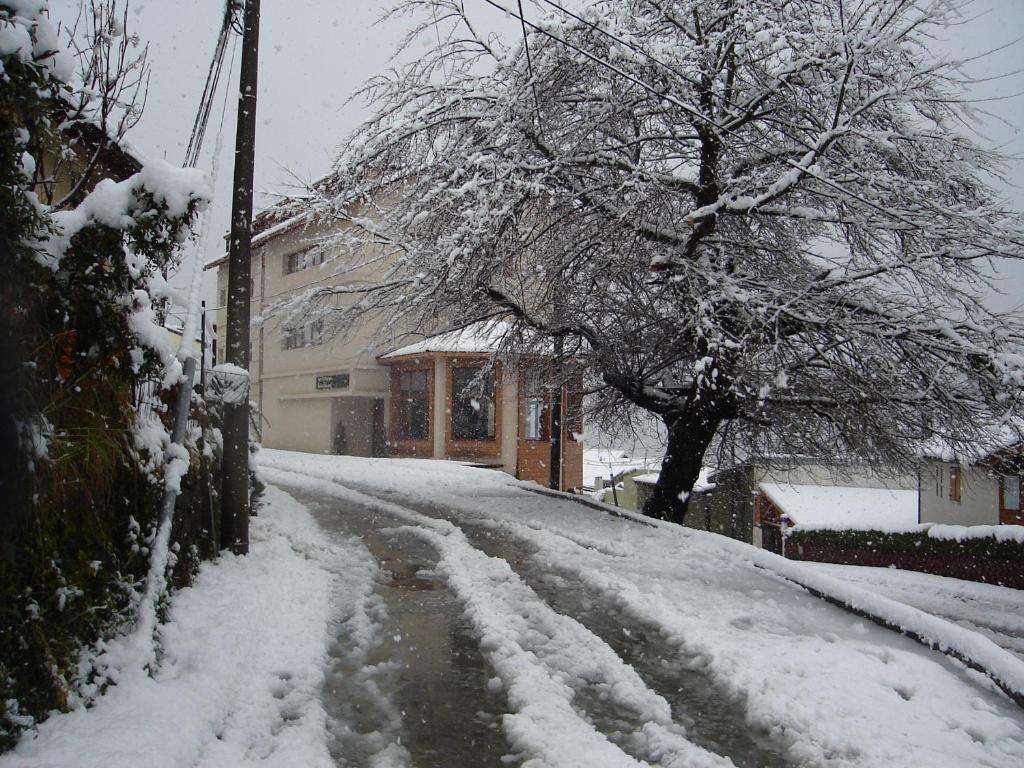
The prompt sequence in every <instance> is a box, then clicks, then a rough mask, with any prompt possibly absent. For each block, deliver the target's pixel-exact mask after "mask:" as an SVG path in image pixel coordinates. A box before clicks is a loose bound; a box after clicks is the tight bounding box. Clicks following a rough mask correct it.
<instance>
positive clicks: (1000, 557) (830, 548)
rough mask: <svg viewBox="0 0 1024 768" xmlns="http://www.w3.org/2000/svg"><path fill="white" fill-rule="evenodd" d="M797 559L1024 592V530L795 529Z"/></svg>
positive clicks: (789, 544) (791, 551)
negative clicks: (934, 576)
mask: <svg viewBox="0 0 1024 768" xmlns="http://www.w3.org/2000/svg"><path fill="white" fill-rule="evenodd" d="M785 552H786V556H787V557H789V558H791V559H795V560H814V561H818V562H834V563H849V564H854V565H872V566H894V567H897V568H903V569H906V570H913V571H922V572H925V573H936V574H939V575H944V576H953V577H955V578H961V579H968V580H971V581H984V582H988V583H994V584H1002V585H1003V586H1007V587H1016V588H1018V589H1024V526H1017V525H1001V526H970V527H965V526H955V525H922V526H919V528H918V529H917V530H914V531H831V530H812V529H806V528H793V529H791V530H790V531H789V532H788V534H787V536H786V550H785Z"/></svg>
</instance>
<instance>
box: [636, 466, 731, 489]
mask: <svg viewBox="0 0 1024 768" xmlns="http://www.w3.org/2000/svg"><path fill="white" fill-rule="evenodd" d="M713 471H714V470H712V469H711V468H710V467H701V468H700V474H699V475H697V480H696V482H694V484H693V491H692V492H693V493H704V492H705V491H710V490H712V489H713V488H714V487H715V484H714V483H713V482H711V481H710V479H709V478H710V477H711V475H712V473H713ZM659 477H661V472H651V473H649V474H646V475H637V476H636V477H634V478H633V482H634V483H640V484H642V485H654V484H655V483H657V482H658V478H659Z"/></svg>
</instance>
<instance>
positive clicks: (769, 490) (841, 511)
mask: <svg viewBox="0 0 1024 768" xmlns="http://www.w3.org/2000/svg"><path fill="white" fill-rule="evenodd" d="M758 488H759V489H760V490H761V491H763V492H764V493H765V494H766V495H767V496H768V498H769V499H771V501H772V503H773V504H774V505H775V506H776V507H778V508H779V510H780V511H781V512H782V513H783V514H784V515H785V516H786V517H788V518H789V520H790V522H791V523H793V524H794V525H795V526H797V527H799V528H810V529H815V530H830V531H840V530H843V531H848V530H855V531H864V530H872V531H905V530H912V529H916V528H917V518H918V510H917V491H916V490H899V489H891V488H858V487H847V486H838V485H789V484H785V483H760V484H759V485H758Z"/></svg>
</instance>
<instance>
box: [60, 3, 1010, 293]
mask: <svg viewBox="0 0 1024 768" xmlns="http://www.w3.org/2000/svg"><path fill="white" fill-rule="evenodd" d="M391 1H392V0H261V10H262V23H261V35H260V73H259V97H258V108H257V112H258V135H257V142H256V188H257V193H258V194H257V208H260V207H264V206H266V205H268V204H269V203H270V202H271V201H272V199H273V198H272V197H271V196H270V195H271V194H272V193H275V192H278V193H279V192H281V191H284V190H285V189H286V187H287V185H288V184H289V183H291V180H292V178H293V175H295V176H298V177H299V178H302V179H311V178H316V177H318V176H320V175H322V174H323V173H325V172H326V171H327V170H328V168H329V165H330V162H331V159H332V158H333V156H334V155H335V153H336V151H337V148H338V145H339V143H340V142H341V141H342V139H343V138H344V137H345V135H346V134H348V132H349V131H351V130H352V129H353V128H354V127H355V126H356V125H358V123H359V122H360V120H361V119H362V118H363V117H364V116H365V115H366V107H365V105H364V104H362V103H361V102H358V101H357V102H348V98H349V96H350V95H351V93H352V92H353V91H354V90H355V89H356V88H358V86H359V85H360V84H361V83H362V82H364V81H365V80H366V79H367V78H368V77H370V76H372V75H374V74H376V73H379V72H381V71H383V70H384V69H385V68H386V67H388V66H389V59H390V56H391V55H392V53H393V52H394V50H395V48H396V46H397V44H398V42H399V40H400V39H401V37H402V35H403V33H404V32H405V28H406V25H407V24H408V21H407V20H403V19H398V20H394V21H388V22H384V23H382V24H379V25H375V24H374V22H375V20H376V19H377V18H378V17H379V16H380V15H381V14H382V12H383V10H384V9H385V8H386V7H388V6H390V4H391ZM464 1H465V4H466V7H467V8H468V9H470V10H472V11H473V12H474V13H478V14H479V16H480V19H481V25H482V27H483V28H484V29H494V28H503V29H505V30H508V32H509V33H511V34H517V33H518V24H509V23H508V21H507V20H504V21H503V20H500V19H498V18H497V17H496V14H495V12H494V11H493V10H491V9H490V8H489V7H488V6H487V5H486V4H485V3H484V2H483V0H464ZM501 1H502V0H499V2H501ZM503 1H504V2H505V4H506V6H507V7H509V8H512V7H514V2H513V0H503ZM128 2H129V9H130V14H129V19H130V31H134V32H135V33H137V34H139V35H140V36H141V37H142V38H143V39H144V40H146V41H148V42H149V45H150V64H151V67H152V79H151V83H150V90H149V100H148V103H147V105H146V111H145V114H144V116H143V119H142V121H141V122H140V123H139V125H138V126H136V128H135V130H134V131H133V132H132V134H131V135H130V136H129V138H130V139H131V141H132V142H133V143H134V144H135V145H136V146H137V147H139V149H140V150H142V151H143V152H144V153H145V154H146V155H148V156H150V157H162V158H166V159H167V160H168V161H171V162H177V163H180V162H181V161H182V158H183V157H184V154H185V148H186V146H187V144H188V138H189V134H190V131H191V128H192V122H193V120H194V118H195V112H196V107H197V105H198V100H199V97H200V94H201V93H202V89H203V83H204V80H205V77H206V71H207V68H208V67H209V63H210V58H211V55H212V53H213V45H214V42H215V40H216V35H217V31H218V28H219V24H220V20H221V15H222V12H223V6H224V2H223V0H128ZM575 4H576V3H575V2H574V1H573V0H568V2H566V5H569V6H572V5H575ZM523 5H524V7H525V8H527V11H526V15H527V16H528V17H529V16H531V15H535V14H536V13H537V12H536V10H530V8H531V5H530V4H529V3H524V4H523ZM51 8H52V10H53V13H54V15H55V16H56V18H58V19H60V18H67V16H68V15H69V14H71V13H73V12H74V11H75V10H77V8H78V0H51ZM974 10H975V13H976V14H977V18H974V19H973V20H970V21H966V22H965V24H964V25H962V26H961V27H957V28H953V29H950V30H949V31H948V32H949V34H948V40H946V41H944V42H942V43H941V44H940V47H941V48H943V49H945V50H946V51H948V52H950V53H952V54H954V55H957V56H963V55H977V54H980V53H982V52H983V51H986V50H989V49H992V48H995V47H998V46H1001V45H1008V48H1006V49H1005V50H1002V51H998V52H996V53H993V54H992V55H990V56H989V57H987V58H986V59H985V60H984V61H982V62H979V63H977V64H974V65H972V70H971V71H972V73H973V74H976V75H988V76H992V75H996V74H1005V73H1010V72H1013V71H1014V70H1016V69H1019V68H1021V67H1024V42H1021V41H1015V38H1016V37H1017V36H1019V35H1021V34H1024V0H977V2H976V3H975V4H974ZM237 55H238V56H240V53H239V54H237ZM237 65H238V61H237V58H236V61H235V68H234V70H233V72H232V84H233V85H234V83H235V82H236V80H237V73H238V68H237ZM1021 92H1024V73H1016V74H1012V75H1010V76H1008V77H1006V78H1003V79H1001V80H998V81H995V82H990V83H986V84H984V85H980V86H979V89H978V96H979V97H982V98H992V97H995V96H1006V97H1007V98H1005V99H1002V100H1000V101H994V102H991V103H987V104H985V105H984V106H985V107H986V108H988V109H989V110H990V111H991V112H993V113H995V114H996V115H997V116H998V118H1000V119H995V120H990V121H988V123H987V124H986V125H984V126H980V127H981V129H982V131H983V134H984V136H985V138H986V139H987V140H988V141H990V142H991V143H993V144H996V145H999V146H1002V147H1004V149H1005V150H1006V151H1008V152H1009V153H1012V154H1014V155H1018V156H1024V136H1022V134H1021V131H1020V128H1021V126H1024V96H1022V95H1011V94H1020V93H1021ZM234 117H235V95H234V93H232V95H231V96H230V98H229V100H228V111H227V114H226V116H225V123H224V144H223V149H222V154H221V163H220V170H219V173H218V175H217V195H216V202H215V205H214V210H213V213H212V220H211V233H210V241H209V249H210V250H209V252H208V253H207V254H206V255H205V256H204V257H203V260H204V261H209V260H210V259H212V258H214V257H215V256H216V255H218V254H217V252H218V251H219V248H220V246H221V244H222V240H221V235H222V234H223V232H224V230H225V228H226V227H227V225H228V221H229V218H230V182H231V160H232V157H233V149H234V147H233V144H234ZM219 120H220V103H218V104H217V106H216V108H215V110H214V114H213V116H212V117H211V127H210V130H209V131H208V133H207V139H206V145H205V147H204V158H205V160H206V163H207V167H208V166H209V162H210V159H211V154H212V152H213V149H214V144H215V141H216V136H215V134H216V127H217V123H218V122H219ZM1011 171H1012V176H1013V177H1014V180H1015V182H1016V183H1017V184H1021V183H1024V162H1022V161H1020V160H1018V161H1016V162H1015V163H1014V164H1013V167H1012V169H1011ZM1006 193H1007V195H1008V196H1009V197H1011V199H1012V200H1013V201H1014V203H1015V207H1016V208H1017V209H1018V210H1020V209H1024V192H1022V190H1021V189H1020V188H1016V189H1007V190H1006ZM1018 267H1019V268H1018ZM1006 274H1007V278H1008V279H1007V282H1006V285H1007V289H1008V292H1009V293H1010V294H1011V295H1012V296H1011V297H1007V298H1006V299H1004V300H1000V301H998V304H1000V305H1002V306H1003V307H1009V306H1017V305H1018V304H1020V303H1021V302H1022V301H1024V295H1022V294H1024V291H1022V289H1024V265H1015V266H1014V268H1011V269H1009V270H1007V272H1006ZM179 281H180V280H179ZM184 282H187V279H186V280H184ZM207 295H208V303H209V300H210V299H212V292H210V293H208V294H207Z"/></svg>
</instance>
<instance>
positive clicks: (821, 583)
mask: <svg viewBox="0 0 1024 768" xmlns="http://www.w3.org/2000/svg"><path fill="white" fill-rule="evenodd" d="M260 462H261V463H262V464H263V465H264V466H267V465H273V466H276V467H280V468H282V469H289V470H292V471H297V472H301V473H305V475H306V476H307V477H309V476H313V475H315V476H316V477H317V478H332V479H336V480H338V481H339V482H343V483H345V484H346V485H349V486H355V487H358V488H360V489H362V490H366V491H368V492H369V491H374V490H375V489H376V491H377V492H379V493H381V494H384V493H386V494H387V495H388V497H389V498H392V499H408V500H409V503H426V504H429V505H430V506H432V507H440V508H442V509H445V510H449V511H450V514H453V515H456V519H457V517H458V516H465V518H466V519H467V520H472V521H473V522H474V523H475V524H478V525H481V524H488V525H491V526H495V527H499V528H501V529H502V530H504V531H507V532H509V533H511V534H513V535H515V536H516V537H517V538H521V539H524V540H526V541H529V542H530V543H532V544H533V545H535V546H536V547H537V548H538V551H537V554H536V555H535V558H537V559H538V561H539V562H541V563H543V564H544V566H545V567H546V568H547V569H549V570H550V571H552V572H555V573H559V574H563V575H565V577H566V578H567V579H569V578H572V579H574V580H577V581H579V582H582V583H583V584H585V585H586V587H587V589H588V590H590V591H592V592H593V593H594V594H595V595H597V596H600V598H601V599H602V600H606V601H609V602H610V603H611V604H612V605H614V606H615V607H616V608H617V609H619V610H620V611H622V612H623V613H624V614H626V615H627V616H628V617H629V618H631V619H632V620H635V621H638V622H642V623H645V624H647V625H649V626H651V627H652V628H654V629H655V630H656V631H658V632H659V633H660V634H661V635H662V637H664V638H665V640H666V641H667V642H669V643H671V644H672V645H675V646H676V647H678V649H679V658H680V659H682V660H684V661H685V662H686V663H687V664H688V665H689V666H691V667H692V668H694V669H700V670H702V671H703V672H704V673H705V674H707V676H708V678H709V680H710V681H712V682H713V684H714V685H715V686H716V687H717V688H720V689H721V691H722V695H723V696H730V697H735V698H736V700H737V701H738V702H741V705H742V706H743V707H744V708H745V709H746V714H747V720H748V723H749V724H750V726H751V728H753V729H754V730H755V731H763V732H767V733H770V734H771V735H772V736H773V737H774V738H775V739H777V740H778V741H779V742H780V743H781V744H783V745H785V747H786V748H787V750H788V754H789V757H790V758H791V760H792V762H793V764H799V765H809V766H811V765H819V766H820V765H829V766H842V767H843V768H854V767H856V768H875V766H880V765H892V766H900V768H911V767H913V768H961V767H962V766H965V765H986V766H1005V767H1006V768H1010V767H1011V766H1012V767H1013V768H1016V766H1019V765H1021V764H1022V762H1024V727H1022V720H1021V712H1020V709H1019V708H1018V707H1016V706H1015V705H1014V704H1013V703H1012V702H1010V701H1009V700H1008V699H1007V698H1006V697H1005V696H1004V695H1003V694H1002V693H1001V692H1000V691H998V690H996V689H995V687H994V685H993V684H992V683H991V681H990V680H989V679H988V678H986V677H984V676H983V675H981V674H978V673H976V672H974V671H972V670H970V669H966V668H965V667H964V665H963V664H961V663H960V662H957V661H956V660H954V659H950V658H948V657H944V656H942V655H940V654H937V653H933V652H932V651H929V650H928V649H926V648H924V647H923V646H921V645H920V644H919V643H917V642H914V641H913V640H911V639H909V638H907V637H903V636H901V635H899V634H897V633H895V632H892V631H889V630H888V629H884V628H882V627H879V626H876V625H875V624H873V623H872V622H870V621H866V620H864V619H862V618H860V617H857V616H852V615H851V614H850V613H849V612H847V611H843V610H839V609H838V608H835V607H833V606H830V605H827V604H825V603H824V602H823V601H822V600H820V599H818V598H817V597H814V596H812V595H810V594H808V592H807V591H806V590H805V589H803V588H801V587H799V586H797V584H804V585H806V587H808V588H810V589H813V590H815V591H816V592H818V593H819V594H822V595H827V596H828V597H829V598H830V599H834V600H837V601H839V602H842V603H844V604H847V605H850V606H851V607H852V608H854V609H856V610H862V611H864V612H865V613H872V614H873V615H878V616H879V617H880V618H883V619H885V620H886V621H888V622H889V623H891V624H892V625H893V626H903V627H906V628H907V630H908V631H911V632H914V633H915V634H917V635H918V636H920V637H922V638H925V639H932V640H934V641H935V642H936V644H937V645H938V646H939V647H943V648H948V649H953V650H956V651H957V652H959V653H962V654H963V655H965V656H967V655H968V654H970V655H971V657H972V658H973V659H974V660H975V661H977V662H980V663H982V664H984V665H985V666H986V668H987V669H989V670H990V671H991V672H992V673H993V674H995V675H998V676H1000V677H1001V678H1002V679H1004V681H1006V682H1009V683H1019V682H1020V681H1021V679H1022V678H1021V675H1022V674H1024V663H1021V662H1020V661H1019V660H1017V659H1014V658H1013V657H1012V656H1011V655H1010V654H1009V653H1007V652H1006V651H1004V650H1001V649H1000V648H998V647H996V646H995V645H993V644H992V643H990V642H989V641H987V640H986V639H985V638H984V637H981V636H980V635H978V634H976V633H973V632H971V631H970V630H968V629H965V628H964V627H959V626H955V625H953V624H951V623H950V622H948V621H944V620H942V619H939V618H937V617H935V616H930V615H928V614H925V613H923V612H921V611H919V610H915V609H912V608H910V607H909V606H907V605H903V604H900V603H897V602H895V601H892V600H885V599H884V598H882V597H881V596H879V595H874V594H870V593H868V592H867V591H866V590H864V589H859V588H857V587H855V586H854V585H850V584H844V583H843V582H841V581H838V580H836V579H830V578H828V577H827V576H826V575H825V574H822V573H815V572H814V571H815V566H814V565H813V564H805V563H799V562H794V561H787V560H784V559H782V558H780V557H778V556H775V555H772V554H771V553H768V552H764V551H763V550H758V549H755V548H753V547H751V546H749V545H746V544H742V543H740V542H736V541H733V540H730V539H726V538H723V537H721V536H717V535H715V534H710V533H706V532H702V531H694V530H689V529H683V528H679V527H678V526H673V525H670V524H667V523H659V522H657V521H652V520H650V519H647V518H642V517H640V516H639V515H633V514H631V513H628V512H626V511H624V510H621V509H617V508H609V510H608V511H609V512H611V513H613V514H615V515H618V517H613V516H612V515H611V514H608V515H606V514H603V513H600V512H595V511H594V510H593V509H590V508H588V507H586V506H583V505H581V504H578V503H575V501H572V500H569V499H562V498H551V497H549V496H540V495H538V494H534V493H528V492H526V486H525V484H521V483H518V482H517V481H515V480H513V479H512V478H510V477H508V476H507V475H503V474H501V473H498V472H489V471H486V470H474V469H470V468H466V467H458V466H454V465H452V464H449V463H445V462H439V461H429V460H383V459H356V458H353V457H339V456H315V455H311V454H296V453H288V452H283V451H264V452H262V453H261V456H260ZM591 505H592V506H597V505H596V504H594V503H593V502H591ZM623 517H631V518H633V519H635V520H636V521H638V522H642V523H644V525H635V524H632V523H629V522H627V521H626V520H623ZM459 568H466V569H474V570H475V565H473V563H472V561H467V564H463V565H460V564H459V563H457V562H456V563H453V565H452V571H451V573H452V574H453V583H454V580H455V576H454V574H455V573H456V570H457V569H459ZM497 575H498V574H497V572H496V571H495V573H494V577H495V578H497ZM477 576H480V574H477ZM466 588H467V590H472V589H477V588H479V589H481V590H487V591H486V592H482V593H481V595H483V594H489V589H490V587H489V586H488V585H487V582H486V581H484V582H478V583H477V585H476V586H474V584H473V583H470V584H468V585H467V587H466ZM501 599H504V598H501ZM513 604H514V603H504V605H506V606H511V605H513ZM467 605H469V603H468V602H467ZM499 605H502V603H499V602H498V598H496V597H494V596H493V594H491V596H490V597H489V598H487V599H484V598H483V597H481V598H480V606H481V614H480V616H478V617H477V618H475V619H474V622H475V623H476V622H481V623H480V624H479V626H483V623H482V622H484V621H485V620H487V613H486V611H489V610H491V609H492V608H494V609H496V608H497V606H499ZM511 621H515V619H511ZM504 626H505V627H506V628H507V622H506V623H505V624H504ZM495 631H497V630H495ZM544 636H545V637H549V636H550V635H544ZM504 643H505V641H504V640H502V642H501V643H499V644H498V645H497V646H496V648H503V647H505V645H504ZM520 647H522V648H523V649H524V650H527V649H528V650H530V651H531V652H532V653H534V655H537V653H536V651H535V649H534V648H533V647H531V646H529V645H527V644H526V643H525V641H524V643H521V644H520ZM513 651H514V649H513ZM509 658H510V659H514V658H517V657H516V656H515V654H514V653H510V655H509ZM527 661H529V662H531V663H532V659H529V658H527ZM510 663H514V664H518V663H519V662H510ZM523 663H524V664H525V663H526V662H523ZM524 669H525V667H524ZM523 674H525V672H524V673H523ZM502 683H503V685H506V684H505V681H504V678H502ZM506 688H508V685H506ZM550 706H557V705H550ZM533 733H534V734H535V735H536V734H540V735H541V736H543V734H544V733H545V731H542V730H539V729H538V730H536V731H534V732H533Z"/></svg>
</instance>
